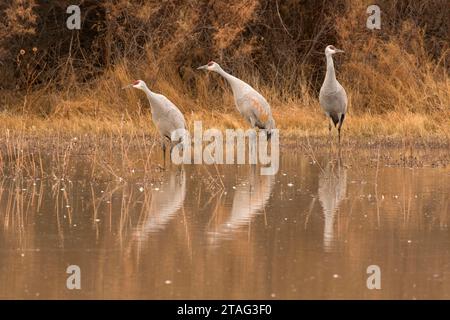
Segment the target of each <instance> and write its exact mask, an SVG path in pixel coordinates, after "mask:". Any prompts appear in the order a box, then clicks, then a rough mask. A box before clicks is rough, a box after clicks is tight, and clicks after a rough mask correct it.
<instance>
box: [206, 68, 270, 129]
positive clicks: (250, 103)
mask: <svg viewBox="0 0 450 320" xmlns="http://www.w3.org/2000/svg"><path fill="white" fill-rule="evenodd" d="M199 69H207V70H209V71H214V72H217V73H218V74H220V75H221V76H222V77H224V78H225V80H227V82H228V83H229V84H230V86H231V89H232V91H233V96H234V103H235V105H236V108H237V109H238V111H239V113H240V114H241V115H242V116H243V117H244V119H245V120H247V122H248V123H249V124H250V125H251V126H252V128H255V127H257V128H259V129H263V130H266V131H267V132H268V136H270V133H271V130H273V129H275V120H274V119H273V116H272V111H271V109H270V105H269V103H268V102H267V100H266V99H265V98H264V97H263V96H262V95H261V94H260V93H259V92H258V91H256V90H255V89H254V88H252V86H250V85H249V84H248V83H246V82H244V81H242V80H241V79H239V78H236V77H235V76H233V75H231V74H229V73H227V72H225V71H224V70H223V69H222V68H221V67H220V66H219V65H218V64H217V63H215V62H213V61H212V62H210V63H209V64H208V65H205V66H202V67H200V68H199Z"/></svg>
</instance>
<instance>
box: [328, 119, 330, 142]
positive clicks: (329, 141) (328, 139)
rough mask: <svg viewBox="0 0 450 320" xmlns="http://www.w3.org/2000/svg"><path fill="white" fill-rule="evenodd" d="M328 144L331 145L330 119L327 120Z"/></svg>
mask: <svg viewBox="0 0 450 320" xmlns="http://www.w3.org/2000/svg"><path fill="white" fill-rule="evenodd" d="M328 144H329V145H331V118H328Z"/></svg>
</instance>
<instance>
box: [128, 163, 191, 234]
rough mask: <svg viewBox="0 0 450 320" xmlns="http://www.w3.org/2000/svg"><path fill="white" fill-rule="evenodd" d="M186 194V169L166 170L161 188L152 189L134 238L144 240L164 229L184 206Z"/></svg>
mask: <svg viewBox="0 0 450 320" xmlns="http://www.w3.org/2000/svg"><path fill="white" fill-rule="evenodd" d="M185 196H186V174H185V172H184V170H180V171H175V170H171V171H168V172H165V173H164V175H163V178H162V183H161V185H160V186H159V188H154V189H152V190H151V199H150V200H151V202H150V204H149V206H148V209H147V210H146V211H145V214H144V216H143V218H142V219H141V222H140V223H139V224H138V226H137V228H136V229H135V232H134V238H135V239H136V238H137V239H138V240H140V241H143V240H145V239H147V237H148V236H149V235H150V234H151V233H156V232H159V231H162V230H163V229H164V228H165V227H166V225H167V224H168V223H169V222H170V220H171V219H172V218H174V217H175V215H176V214H177V213H178V211H179V209H180V208H181V207H182V206H183V203H184V198H185Z"/></svg>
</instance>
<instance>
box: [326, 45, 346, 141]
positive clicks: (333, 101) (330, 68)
mask: <svg viewBox="0 0 450 320" xmlns="http://www.w3.org/2000/svg"><path fill="white" fill-rule="evenodd" d="M339 52H344V51H342V50H340V49H336V48H335V47H334V46H332V45H330V46H327V47H326V48H325V56H326V59H327V73H326V75H325V80H324V81H323V84H322V88H320V94H319V101H320V105H321V106H322V109H323V110H324V111H325V113H326V115H327V116H328V117H330V119H331V121H332V122H333V124H334V126H335V127H336V125H337V129H338V136H339V142H341V127H342V123H343V122H344V118H345V113H346V112H347V94H346V93H345V90H344V88H343V87H342V86H341V84H340V83H339V82H338V81H337V80H336V74H335V70H334V64H333V57H332V56H333V54H335V53H339ZM328 129H329V131H331V122H330V123H329V125H328Z"/></svg>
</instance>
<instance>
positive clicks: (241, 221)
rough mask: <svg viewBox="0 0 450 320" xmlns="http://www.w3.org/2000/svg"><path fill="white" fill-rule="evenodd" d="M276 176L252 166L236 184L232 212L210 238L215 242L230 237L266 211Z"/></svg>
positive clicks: (212, 232)
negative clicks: (265, 174)
mask: <svg viewBox="0 0 450 320" xmlns="http://www.w3.org/2000/svg"><path fill="white" fill-rule="evenodd" d="M274 181H275V176H273V175H267V176H262V175H260V174H259V171H258V170H256V169H255V168H252V169H251V170H250V172H249V174H248V176H247V177H246V179H244V180H243V181H242V183H240V184H239V185H237V186H236V189H235V192H234V196H233V204H232V206H231V213H230V215H229V216H228V218H227V220H226V221H225V222H223V223H221V224H219V225H218V226H217V227H215V228H214V230H211V232H210V233H209V235H210V238H209V240H210V241H211V243H215V242H216V241H217V240H219V239H230V238H232V236H233V234H234V233H235V232H236V231H238V230H239V229H241V228H243V227H245V226H248V225H249V224H250V223H251V221H252V220H253V219H254V217H255V216H256V215H258V214H260V213H263V212H264V209H265V207H266V205H267V202H268V200H269V198H270V195H271V192H272V189H273V185H274Z"/></svg>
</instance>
